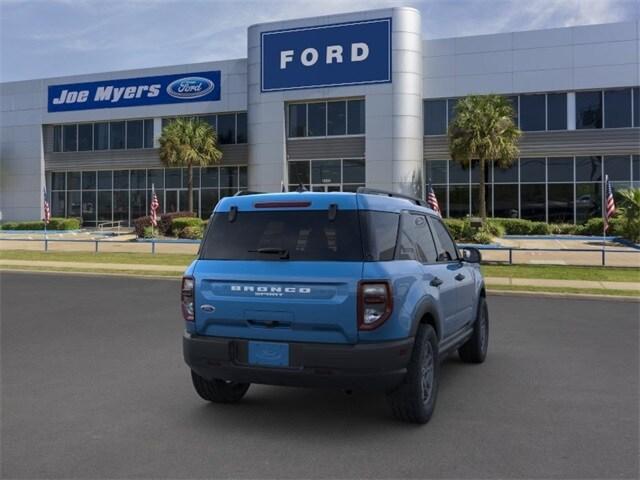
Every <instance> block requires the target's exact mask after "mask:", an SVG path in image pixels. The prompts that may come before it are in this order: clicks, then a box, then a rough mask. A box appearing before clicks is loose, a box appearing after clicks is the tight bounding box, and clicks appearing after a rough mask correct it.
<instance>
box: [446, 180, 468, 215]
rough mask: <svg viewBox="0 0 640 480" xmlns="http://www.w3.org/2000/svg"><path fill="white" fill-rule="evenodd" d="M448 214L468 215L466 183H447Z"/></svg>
mask: <svg viewBox="0 0 640 480" xmlns="http://www.w3.org/2000/svg"><path fill="white" fill-rule="evenodd" d="M449 215H450V216H451V217H466V216H467V215H469V186H468V185H449Z"/></svg>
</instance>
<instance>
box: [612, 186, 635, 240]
mask: <svg viewBox="0 0 640 480" xmlns="http://www.w3.org/2000/svg"><path fill="white" fill-rule="evenodd" d="M617 193H618V195H619V202H620V207H619V208H618V212H617V214H618V215H619V216H620V217H622V218H623V228H624V233H625V236H626V237H627V238H628V239H629V240H631V241H632V242H637V241H639V240H640V188H628V189H624V190H619V191H618V192H617Z"/></svg>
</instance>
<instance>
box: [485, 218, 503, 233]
mask: <svg viewBox="0 0 640 480" xmlns="http://www.w3.org/2000/svg"><path fill="white" fill-rule="evenodd" d="M484 228H485V230H486V231H487V232H488V233H490V234H491V235H493V236H494V237H502V236H503V235H504V234H505V231H506V230H505V228H504V225H502V224H501V223H500V222H494V221H493V219H487V221H486V222H485V224H484Z"/></svg>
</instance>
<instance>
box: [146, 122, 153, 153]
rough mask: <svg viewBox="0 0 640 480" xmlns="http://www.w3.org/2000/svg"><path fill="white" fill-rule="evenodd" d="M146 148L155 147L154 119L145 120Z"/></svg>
mask: <svg viewBox="0 0 640 480" xmlns="http://www.w3.org/2000/svg"><path fill="white" fill-rule="evenodd" d="M144 148H153V119H151V118H148V119H146V120H145V121H144Z"/></svg>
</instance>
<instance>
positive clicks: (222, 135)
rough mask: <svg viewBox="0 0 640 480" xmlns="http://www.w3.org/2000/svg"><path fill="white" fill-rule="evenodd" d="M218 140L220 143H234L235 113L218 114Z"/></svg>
mask: <svg viewBox="0 0 640 480" xmlns="http://www.w3.org/2000/svg"><path fill="white" fill-rule="evenodd" d="M218 142H219V143H220V145H225V144H230V143H236V115H235V113H225V114H223V115H218Z"/></svg>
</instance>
